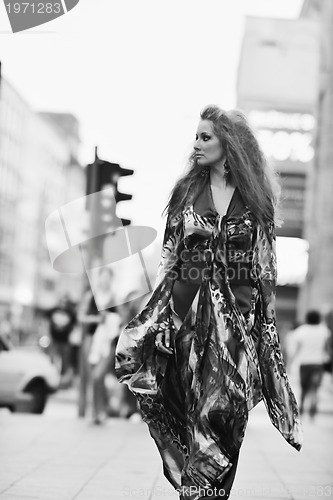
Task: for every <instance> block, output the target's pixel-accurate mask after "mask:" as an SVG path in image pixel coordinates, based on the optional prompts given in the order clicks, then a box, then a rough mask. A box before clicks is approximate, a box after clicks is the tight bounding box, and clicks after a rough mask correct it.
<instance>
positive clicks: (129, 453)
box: [0, 376, 333, 500]
mask: <svg viewBox="0 0 333 500" xmlns="http://www.w3.org/2000/svg"><path fill="white" fill-rule="evenodd" d="M75 397H76V394H75V393H74V392H73V390H67V391H59V393H57V394H56V395H54V396H53V397H52V399H51V401H50V402H49V405H48V407H47V409H46V412H45V414H44V415H43V416H38V415H28V414H10V413H9V412H7V411H6V410H2V411H0V421H1V429H2V432H1V436H0V449H1V455H0V467H1V474H0V499H1V500H25V499H26V500H31V499H40V500H51V499H54V500H74V499H75V500H107V499H108V500H117V499H126V498H127V499H138V500H139V499H142V500H158V499H161V500H167V499H169V500H173V499H177V498H178V496H177V494H176V493H175V492H174V490H173V488H172V487H171V485H169V483H168V482H167V481H166V479H165V478H164V476H163V472H162V467H161V462H160V458H159V455H158V452H157V449H155V445H154V443H153V441H152V439H151V438H150V437H149V434H148V431H147V428H146V425H145V424H144V423H142V422H130V421H127V420H121V419H117V418H112V419H109V420H108V422H107V424H106V425H105V426H94V425H92V424H91V423H90V421H89V418H88V417H87V418H85V419H79V418H77V407H76V402H75ZM332 414H333V398H332V385H331V379H330V377H329V376H327V377H325V380H324V384H323V388H322V389H321V392H320V413H319V414H318V415H317V416H316V417H315V419H314V420H310V418H309V417H308V415H305V416H304V419H303V423H304V446H303V449H302V451H301V452H300V453H298V452H297V451H295V450H294V449H293V448H292V447H291V446H289V445H288V444H287V443H286V442H285V441H284V439H283V438H282V437H281V436H280V434H279V433H278V431H276V430H275V428H274V427H273V426H272V424H271V423H270V421H269V419H268V416H267V414H266V411H265V408H264V406H263V405H262V404H260V405H258V407H257V408H255V409H254V410H253V411H252V412H251V416H250V421H249V425H248V429H247V433H246V436H245V440H244V445H243V449H242V452H241V457H240V463H239V469H238V474H237V476H236V481H235V483H234V487H233V492H232V495H231V497H230V498H231V499H245V498H246V499H247V500H251V499H265V500H267V499H274V500H278V499H281V500H282V499H290V500H291V499H293V500H301V499H304V500H305V499H310V498H322V497H323V498H333V466H332V464H333V453H332V443H333V419H332Z"/></svg>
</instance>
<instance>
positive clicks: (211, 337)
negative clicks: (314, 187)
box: [116, 106, 301, 500]
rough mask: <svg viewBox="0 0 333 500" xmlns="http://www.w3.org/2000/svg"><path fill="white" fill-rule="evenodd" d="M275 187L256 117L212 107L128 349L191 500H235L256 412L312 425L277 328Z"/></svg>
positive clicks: (146, 410)
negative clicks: (250, 119) (261, 405)
mask: <svg viewBox="0 0 333 500" xmlns="http://www.w3.org/2000/svg"><path fill="white" fill-rule="evenodd" d="M276 194H277V193H276V191H275V181H273V177H272V175H271V173H270V170H269V169H268V167H267V165H266V163H265V160H264V157H263V155H262V153H261V151H260V148H259V145H258V142H257V140H256V138H255V136H254V134H253V132H252V131H251V129H250V127H249V126H248V124H247V122H246V119H245V117H244V116H243V115H242V114H241V113H238V112H225V111H223V110H221V109H220V108H218V107H217V106H208V107H206V108H205V109H204V110H203V111H202V113H201V120H200V122H199V126H198V129H197V134H196V139H195V143H194V151H193V154H192V155H191V157H190V160H189V170H188V172H187V173H186V174H185V175H184V176H183V177H182V178H181V179H180V180H178V182H177V184H176V185H175V187H174V189H173V191H172V193H171V196H170V200H169V203H168V205H167V211H168V217H167V224H166V230H165V235H164V240H163V249H162V257H161V263H160V266H159V272H158V276H157V280H156V283H155V288H154V291H153V294H152V295H151V298H150V300H149V301H148V303H147V305H146V306H145V307H144V309H143V310H142V311H141V312H140V313H139V314H138V315H136V316H135V317H134V318H133V319H132V320H131V321H130V322H129V324H128V325H127V326H126V327H125V329H124V330H123V332H122V333H121V335H120V338H119V342H118V345H117V355H116V373H117V375H118V377H119V380H120V381H122V382H128V384H129V387H130V388H131V390H132V391H133V392H134V393H136V394H137V398H138V401H139V403H140V406H141V411H142V413H143V416H144V420H145V422H147V424H148V426H149V431H150V434H151V436H152V437H153V438H154V440H155V442H156V444H157V447H158V449H159V452H160V454H161V457H162V460H163V470H164V473H165V475H166V477H167V479H168V480H169V481H170V483H171V484H172V485H173V486H174V487H175V488H176V489H177V490H178V491H179V492H180V498H181V499H190V500H194V499H195V500H197V499H199V498H204V497H209V498H229V495H230V491H231V487H232V484H233V481H234V478H235V473H236V468H237V462H238V458H239V452H240V447H241V444H242V442H243V437H244V434H245V430H246V426H247V421H248V413H249V410H251V409H252V408H253V407H254V406H256V405H257V403H258V402H259V401H260V400H262V399H263V398H264V399H265V402H266V408H267V410H268V413H269V416H270V418H271V421H272V423H273V424H274V425H275V426H276V427H277V429H278V430H279V431H280V432H281V433H282V435H283V436H284V438H285V439H286V440H287V441H288V442H289V443H290V444H291V445H292V446H294V447H295V448H296V449H297V450H299V449H300V448H301V423H300V418H299V411H298V407H297V403H296V399H295V396H294V394H293V392H292V390H291V388H290V384H289V381H288V378H287V374H286V371H285V366H284V361H283V357H282V354H281V348H280V344H279V339H278V334H277V331H276V323H275V286H276V255H275V224H276V219H277V212H276V210H275V205H276Z"/></svg>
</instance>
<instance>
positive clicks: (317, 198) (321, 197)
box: [301, 0, 333, 314]
mask: <svg viewBox="0 0 333 500" xmlns="http://www.w3.org/2000/svg"><path fill="white" fill-rule="evenodd" d="M301 20H302V21H303V20H305V21H310V22H313V23H316V24H317V25H318V30H319V33H320V65H319V82H320V84H319V89H318V94H317V100H316V106H317V121H318V126H317V136H316V146H315V147H316V155H315V160H314V165H313V176H312V179H311V188H310V194H311V203H310V209H309V211H308V219H307V224H306V227H307V233H306V238H307V240H308V241H309V243H310V252H309V270H308V274H307V277H306V282H305V285H304V287H303V289H302V294H301V299H302V300H301V311H302V313H303V314H304V312H305V310H306V309H308V308H318V309H319V310H321V311H322V312H327V311H328V310H330V311H333V258H332V253H333V225H332V217H333V197H332V188H333V141H332V139H333V86H332V79H333V3H332V1H331V0H305V1H304V4H303V8H302V11H301Z"/></svg>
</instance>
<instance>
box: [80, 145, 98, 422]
mask: <svg viewBox="0 0 333 500" xmlns="http://www.w3.org/2000/svg"><path fill="white" fill-rule="evenodd" d="M89 183H90V189H91V192H92V193H95V192H96V191H98V155H97V146H96V147H95V160H94V162H93V163H92V165H91V172H90V179H89ZM90 202H91V206H90V211H89V216H90V220H89V249H88V254H87V263H86V265H87V269H91V268H92V267H93V266H96V265H98V262H97V259H98V245H99V241H98V238H94V232H93V231H94V223H95V217H96V214H97V213H98V198H97V196H91V198H90ZM81 327H82V342H81V348H80V363H79V377H80V379H79V400H78V415H79V417H84V416H85V414H86V408H87V390H88V382H89V376H90V367H89V363H88V355H89V349H90V342H91V337H90V335H88V334H87V332H86V325H82V326H81Z"/></svg>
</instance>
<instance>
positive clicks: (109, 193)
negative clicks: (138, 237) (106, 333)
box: [86, 150, 133, 232]
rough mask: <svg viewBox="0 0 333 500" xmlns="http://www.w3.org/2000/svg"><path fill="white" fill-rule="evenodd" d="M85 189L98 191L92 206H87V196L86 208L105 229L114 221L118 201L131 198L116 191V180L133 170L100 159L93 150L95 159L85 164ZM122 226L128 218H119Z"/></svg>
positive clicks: (89, 193) (88, 199)
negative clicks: (96, 199)
mask: <svg viewBox="0 0 333 500" xmlns="http://www.w3.org/2000/svg"><path fill="white" fill-rule="evenodd" d="M86 173H87V189H86V194H87V195H91V194H93V193H97V192H100V196H99V197H98V201H97V202H96V203H95V204H94V206H89V203H91V202H90V199H91V197H89V196H88V198H87V201H88V205H87V209H88V210H89V211H90V212H94V219H95V221H97V220H98V222H99V223H101V224H102V225H103V226H105V228H106V231H105V232H107V229H108V228H109V227H110V225H111V226H112V221H116V219H117V215H116V204H117V203H118V202H119V201H127V200H131V199H132V195H131V194H126V193H121V192H119V191H118V180H119V178H120V177H124V176H127V175H132V174H133V170H131V169H129V168H123V167H121V166H120V165H119V164H118V163H111V162H108V161H104V160H101V159H100V158H98V156H97V150H96V151H95V161H94V162H93V163H91V164H89V165H87V171H86ZM104 191H105V193H104ZM121 222H122V224H123V226H128V225H129V224H130V223H131V221H130V220H129V219H121Z"/></svg>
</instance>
